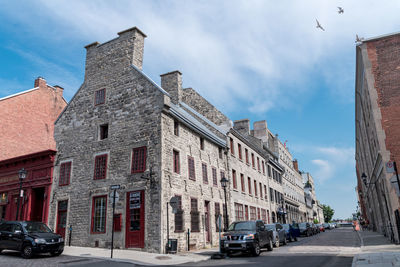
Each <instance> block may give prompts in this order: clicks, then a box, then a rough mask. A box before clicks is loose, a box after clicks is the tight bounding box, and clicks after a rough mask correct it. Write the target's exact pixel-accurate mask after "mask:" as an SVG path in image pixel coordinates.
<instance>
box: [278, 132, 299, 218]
mask: <svg viewBox="0 0 400 267" xmlns="http://www.w3.org/2000/svg"><path fill="white" fill-rule="evenodd" d="M278 152H279V163H280V164H281V165H282V166H283V167H284V168H285V173H284V174H283V189H284V196H285V211H286V213H287V219H288V222H293V221H296V222H301V221H303V220H304V219H303V216H302V214H301V211H300V209H301V208H300V206H301V205H305V204H304V187H303V183H302V178H301V175H300V173H299V170H298V163H297V160H296V161H294V159H293V156H292V154H291V153H290V152H289V149H288V148H287V146H286V143H285V144H283V143H282V142H281V141H279V140H278Z"/></svg>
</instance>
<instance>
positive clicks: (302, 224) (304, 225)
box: [299, 223, 307, 227]
mask: <svg viewBox="0 0 400 267" xmlns="http://www.w3.org/2000/svg"><path fill="white" fill-rule="evenodd" d="M299 227H307V223H299Z"/></svg>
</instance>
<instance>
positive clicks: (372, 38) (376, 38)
mask: <svg viewBox="0 0 400 267" xmlns="http://www.w3.org/2000/svg"><path fill="white" fill-rule="evenodd" d="M397 34H400V32H393V33H388V34H383V35H378V36H376V37H371V38H367V39H364V40H362V43H365V42H369V41H376V40H378V39H382V38H385V37H390V36H393V35H397Z"/></svg>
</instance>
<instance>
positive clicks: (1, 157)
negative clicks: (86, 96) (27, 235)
mask: <svg viewBox="0 0 400 267" xmlns="http://www.w3.org/2000/svg"><path fill="white" fill-rule="evenodd" d="M65 106H66V101H65V100H64V98H63V89H62V88H61V87H59V86H54V87H53V86H50V85H48V84H47V82H46V80H45V79H43V78H41V77H39V78H37V79H36V80H35V83H34V88H32V89H29V90H26V91H23V92H20V93H17V94H14V95H10V96H6V97H3V98H0V136H1V138H0V220H2V219H5V220H16V219H18V220H32V221H42V222H47V217H48V208H49V200H50V191H51V183H52V180H53V176H52V173H53V165H54V158H55V154H56V151H55V149H56V143H55V141H54V138H53V131H54V121H55V120H56V118H57V117H58V115H59V114H60V112H61V111H62V110H63V109H64V107H65ZM21 169H24V170H25V171H26V178H25V179H23V180H22V191H23V196H22V197H19V196H20V192H19V187H20V180H19V175H18V173H19V171H20V170H21Z"/></svg>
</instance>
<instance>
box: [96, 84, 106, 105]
mask: <svg viewBox="0 0 400 267" xmlns="http://www.w3.org/2000/svg"><path fill="white" fill-rule="evenodd" d="M105 102H106V89H104V88H103V89H100V90H97V91H96V92H95V97H94V104H95V106H97V105H101V104H104V103H105Z"/></svg>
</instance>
